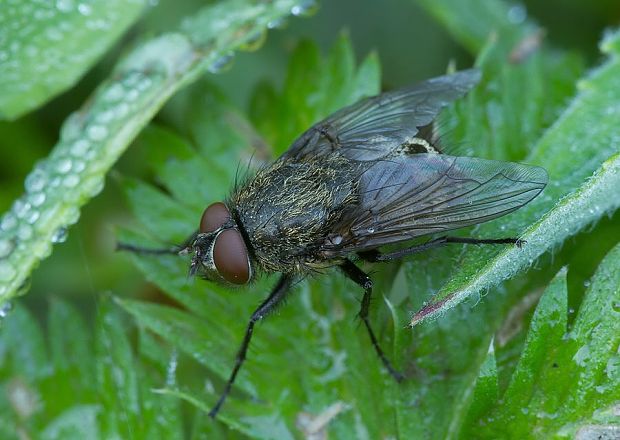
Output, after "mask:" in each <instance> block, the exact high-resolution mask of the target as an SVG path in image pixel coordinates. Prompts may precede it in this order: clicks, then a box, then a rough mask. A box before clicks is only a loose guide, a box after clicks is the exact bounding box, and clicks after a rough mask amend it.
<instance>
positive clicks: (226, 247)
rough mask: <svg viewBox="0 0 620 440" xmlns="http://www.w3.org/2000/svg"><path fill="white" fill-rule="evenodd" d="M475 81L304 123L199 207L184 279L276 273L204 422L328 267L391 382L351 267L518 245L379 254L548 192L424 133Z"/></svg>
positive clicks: (370, 102) (540, 183)
mask: <svg viewBox="0 0 620 440" xmlns="http://www.w3.org/2000/svg"><path fill="white" fill-rule="evenodd" d="M479 79H480V72H479V71H478V70H475V69H471V70H464V71H461V72H457V73H455V74H452V75H446V76H440V77H437V78H433V79H430V80H427V81H424V82H421V83H419V84H417V85H414V86H412V87H409V88H405V89H402V90H397V91H392V92H388V93H383V94H381V95H378V96H375V97H371V98H367V99H364V100H362V101H359V102H357V103H356V104H353V105H350V106H348V107H345V108H343V109H341V110H339V111H337V112H335V113H334V114H332V115H331V116H329V117H327V118H326V119H325V120H323V121H320V122H318V123H317V124H315V125H314V126H312V127H311V128H309V129H308V130H307V131H306V132H305V133H303V134H302V135H301V136H300V137H299V138H298V139H297V140H296V141H295V142H294V143H293V144H292V146H291V147H290V148H289V150H288V151H286V152H285V153H284V154H283V155H282V156H281V157H280V158H278V159H277V160H276V161H275V162H273V163H272V164H271V165H269V166H267V167H265V168H262V169H260V170H259V171H257V172H256V173H255V174H254V175H253V176H252V177H250V178H248V179H246V180H245V182H243V183H241V184H239V185H237V186H236V187H235V188H234V190H233V191H232V194H231V195H230V196H229V197H228V198H227V199H226V200H225V201H223V202H217V203H213V204H212V205H210V206H208V207H207V208H206V209H205V211H204V213H203V214H202V217H201V219H200V226H199V230H198V231H197V232H196V233H195V234H194V235H193V236H192V237H191V238H190V239H189V240H188V241H187V246H182V251H181V252H184V253H189V254H191V263H190V269H189V272H190V274H191V275H198V276H200V277H202V278H205V279H208V280H212V281H217V282H222V283H224V284H229V285H230V284H232V285H244V284H248V283H251V282H252V280H254V279H255V278H256V276H257V274H258V273H261V272H262V273H272V272H279V273H281V276H280V279H279V281H278V282H277V283H276V285H275V287H274V288H273V290H272V291H271V293H270V294H269V296H267V298H266V299H265V300H264V301H263V302H262V303H261V304H260V305H259V306H258V308H257V309H256V310H255V311H254V313H253V314H252V316H251V317H250V320H249V323H248V325H247V328H246V331H245V336H244V338H243V341H242V343H241V347H240V348H239V352H238V354H237V357H236V360H235V363H234V367H233V369H232V372H231V375H230V377H229V379H228V382H227V383H226V386H225V388H224V390H223V392H222V394H221V396H220V398H219V400H218V402H217V403H216V404H215V406H214V407H213V409H212V410H211V412H210V415H211V416H212V417H213V416H215V415H216V414H217V412H218V411H219V409H220V408H221V406H222V404H223V403H224V400H225V399H226V396H227V395H228V393H229V392H230V389H231V387H232V385H233V383H234V381H235V378H236V377H237V373H238V372H239V369H240V368H241V366H242V364H243V362H244V360H245V358H246V353H247V350H248V346H249V344H250V340H251V338H252V335H253V330H254V325H255V323H256V322H257V321H259V320H261V319H263V318H264V317H265V316H267V315H268V314H269V313H270V312H271V311H273V310H274V309H275V308H276V307H277V306H278V305H279V304H281V303H282V302H283V300H284V299H285V298H286V297H287V295H288V294H289V293H290V288H291V286H292V284H293V283H295V282H296V281H298V280H299V279H301V278H304V277H305V276H307V275H310V274H314V273H317V272H321V271H323V270H324V269H327V268H330V267H336V268H338V269H339V270H340V271H341V272H342V273H343V274H344V275H345V276H346V277H348V278H349V279H351V280H353V281H354V282H355V283H357V284H358V285H359V286H360V287H361V288H362V289H363V290H364V295H363V298H362V301H361V308H360V311H359V317H360V318H361V320H362V322H363V323H364V325H365V327H366V330H367V332H368V335H369V337H370V341H371V343H372V345H373V347H374V350H375V351H376V353H377V355H378V356H379V358H380V360H381V362H382V363H383V365H384V367H385V368H386V369H387V371H388V372H389V373H390V374H391V375H392V376H393V377H394V378H395V379H396V380H398V381H400V380H402V379H403V375H402V374H401V373H400V372H399V371H397V370H396V369H395V368H394V367H393V366H392V364H391V363H390V361H389V360H388V359H387V357H386V356H385V354H384V353H383V351H382V349H381V347H380V346H379V343H378V341H377V338H376V336H375V334H374V332H373V330H372V327H371V324H370V321H369V318H368V311H369V306H370V302H371V295H372V287H373V283H372V280H371V278H370V277H369V276H368V275H367V274H366V273H365V272H364V271H363V270H362V269H360V268H359V267H358V265H357V264H356V263H355V262H354V261H355V260H362V261H369V262H384V261H390V260H395V259H399V258H402V257H405V256H407V255H411V254H414V253H417V252H421V251H423V250H426V249H429V248H433V247H438V246H441V245H444V244H448V243H473V244H510V243H512V244H517V243H518V240H517V239H514V238H500V239H475V238H461V237H450V236H445V235H442V236H439V237H438V238H434V239H432V240H430V241H427V242H426V243H423V244H417V245H413V246H411V245H410V246H407V245H405V246H404V247H402V248H400V249H398V250H392V251H390V252H382V251H381V250H379V249H380V248H381V247H382V246H385V245H395V244H404V243H406V242H408V241H410V240H412V239H414V238H417V237H420V236H425V235H430V234H442V233H444V232H446V231H450V230H453V229H458V228H462V227H464V226H469V225H474V224H477V223H482V222H486V221H488V220H491V219H494V218H497V217H500V216H503V215H506V214H508V213H510V212H512V211H514V210H516V209H518V208H520V207H521V206H523V205H525V204H526V203H528V202H529V201H530V200H532V199H533V198H534V197H536V196H537V195H538V194H539V193H540V192H541V191H542V190H543V188H544V187H545V185H546V183H547V173H546V171H545V170H544V169H543V168H540V167H536V166H530V165H521V164H517V163H510V162H498V161H494V160H487V159H479V158H474V157H457V156H450V155H447V154H443V153H442V152H441V151H440V150H439V148H438V147H437V145H436V142H435V141H434V139H433V135H432V130H429V127H432V123H433V121H434V119H435V118H436V117H437V115H438V113H439V112H440V110H441V109H442V108H443V107H445V106H446V105H448V104H450V103H451V102H453V101H454V100H456V99H457V98H459V97H461V96H463V95H464V94H465V93H466V92H467V91H468V90H470V89H471V88H472V87H473V86H474V85H475V84H476V83H477V82H478V81H479ZM122 247H124V248H125V249H129V250H136V248H135V247H133V246H128V245H123V246H122ZM177 251H178V249H177Z"/></svg>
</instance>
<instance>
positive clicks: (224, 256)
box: [187, 202, 252, 285]
mask: <svg viewBox="0 0 620 440" xmlns="http://www.w3.org/2000/svg"><path fill="white" fill-rule="evenodd" d="M187 251H189V252H191V254H192V261H191V263H190V267H189V274H190V275H196V274H197V275H199V276H200V277H202V278H205V279H207V280H211V281H216V282H220V283H224V284H234V285H240V284H246V283H248V282H249V281H250V279H251V278H252V264H251V261H250V256H249V254H248V250H247V247H246V245H245V242H244V241H243V236H242V235H241V232H240V231H239V227H238V226H237V224H236V223H235V221H234V220H233V219H232V217H231V215H230V211H229V210H228V207H227V206H226V205H225V204H224V203H222V202H217V203H213V204H212V205H209V206H208V207H207V209H205V211H204V213H203V214H202V218H201V219H200V229H199V232H198V235H196V238H195V239H194V241H193V242H192V243H191V245H190V246H189V248H188V249H187Z"/></svg>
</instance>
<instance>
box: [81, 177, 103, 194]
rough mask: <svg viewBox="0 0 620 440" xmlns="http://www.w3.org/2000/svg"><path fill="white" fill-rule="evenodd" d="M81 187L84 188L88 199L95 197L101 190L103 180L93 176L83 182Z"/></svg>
mask: <svg viewBox="0 0 620 440" xmlns="http://www.w3.org/2000/svg"><path fill="white" fill-rule="evenodd" d="M83 187H84V188H86V190H87V191H88V195H89V196H90V197H95V196H96V195H97V194H99V193H100V192H101V191H102V190H103V187H104V179H103V177H101V176H93V177H91V178H90V179H88V180H86V181H84V183H83Z"/></svg>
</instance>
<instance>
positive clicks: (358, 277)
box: [340, 260, 405, 382]
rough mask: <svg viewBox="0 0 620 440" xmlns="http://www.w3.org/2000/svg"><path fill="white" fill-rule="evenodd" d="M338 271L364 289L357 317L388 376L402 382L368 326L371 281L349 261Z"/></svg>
mask: <svg viewBox="0 0 620 440" xmlns="http://www.w3.org/2000/svg"><path fill="white" fill-rule="evenodd" d="M340 269H342V271H343V272H344V274H345V275H346V276H347V277H348V278H349V279H351V280H352V281H354V282H355V283H356V284H358V285H359V286H360V287H361V288H362V289H364V297H363V298H362V304H361V307H360V312H359V317H360V319H361V320H362V321H363V322H364V325H365V326H366V330H368V336H370V341H371V342H372V346H373V347H375V351H376V352H377V355H378V356H379V359H381V362H383V365H384V366H385V368H386V369H387V370H388V372H389V373H390V375H391V376H392V377H393V378H394V379H396V381H397V382H401V381H402V380H404V378H405V377H404V376H403V374H402V373H401V372H399V371H398V370H396V369H395V368H394V367H393V366H392V364H391V363H390V361H389V360H388V358H387V357H386V356H385V353H383V350H382V349H381V347H380V346H379V342H378V341H377V338H376V336H375V333H374V332H373V330H372V327H371V326H370V320H369V319H368V311H369V310H370V300H371V297H372V280H371V279H370V277H369V276H368V275H366V273H365V272H364V271H362V270H361V269H360V268H359V267H357V266H356V265H355V264H353V263H352V262H351V261H350V260H345V261H344V263H342V264H341V265H340Z"/></svg>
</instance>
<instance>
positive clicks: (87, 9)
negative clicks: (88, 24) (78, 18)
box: [77, 3, 93, 15]
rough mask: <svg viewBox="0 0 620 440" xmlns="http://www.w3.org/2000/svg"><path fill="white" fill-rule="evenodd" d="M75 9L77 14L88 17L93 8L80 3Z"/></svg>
mask: <svg viewBox="0 0 620 440" xmlns="http://www.w3.org/2000/svg"><path fill="white" fill-rule="evenodd" d="M77 8H78V11H79V13H80V14H82V15H90V14H91V12H92V11H93V8H92V7H91V6H90V5H87V4H86V3H80V4H79V5H78V7H77Z"/></svg>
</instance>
